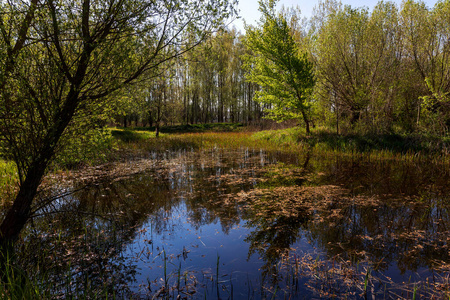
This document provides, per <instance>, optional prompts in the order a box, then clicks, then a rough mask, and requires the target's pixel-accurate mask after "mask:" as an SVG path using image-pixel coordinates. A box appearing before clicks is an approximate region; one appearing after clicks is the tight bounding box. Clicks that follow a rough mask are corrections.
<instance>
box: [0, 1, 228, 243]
mask: <svg viewBox="0 0 450 300" xmlns="http://www.w3.org/2000/svg"><path fill="white" fill-rule="evenodd" d="M233 3H234V1H233V0H230V1H223V0H208V1H201V2H199V1H196V2H193V1H184V0H161V1H144V0H108V1H101V0H82V1H75V0H70V1H55V0H41V1H30V2H25V1H21V0H11V1H2V2H1V3H0V16H1V18H0V34H1V35H0V51H2V52H3V53H2V54H5V55H3V56H2V58H1V59H0V63H1V65H0V69H1V78H0V79H1V86H0V88H1V89H0V149H1V152H2V154H3V156H6V157H7V158H8V159H11V160H13V161H14V162H15V163H16V165H17V169H18V174H19V181H20V187H19V191H18V194H17V196H16V198H15V200H14V202H13V205H12V207H11V208H10V209H9V211H8V212H7V213H6V216H5V218H4V219H3V221H2V224H1V225H0V243H1V244H3V245H5V244H6V243H7V244H10V243H11V242H13V241H14V240H16V239H17V238H18V236H19V234H20V232H21V230H22V228H23V227H24V226H25V224H26V222H27V220H28V219H29V217H30V215H31V213H32V211H33V210H32V205H33V200H34V198H35V196H36V194H37V192H38V188H39V185H40V183H41V181H42V178H43V176H44V175H45V174H46V172H47V171H48V168H49V165H50V164H51V162H52V160H53V159H54V157H55V154H56V153H58V151H60V150H61V149H63V148H64V146H65V145H66V144H67V143H68V142H70V140H71V137H72V136H73V135H74V134H76V133H77V132H79V130H80V128H84V127H89V126H92V125H95V122H92V120H94V121H95V118H94V116H95V115H97V114H99V113H102V111H103V109H104V107H107V106H108V105H109V103H110V101H112V99H113V97H112V96H113V95H114V93H115V92H116V91H118V90H119V89H121V88H123V87H124V86H126V85H130V84H133V83H134V82H136V80H138V79H139V78H141V77H142V76H143V75H144V74H147V75H149V76H151V74H153V71H154V70H155V69H157V68H158V66H159V65H161V64H162V63H165V62H167V61H169V60H171V59H173V58H175V57H177V56H179V55H181V54H182V53H184V52H186V51H189V50H190V49H191V48H193V47H194V46H196V45H198V44H199V43H200V42H201V41H202V40H204V39H205V37H206V36H207V35H208V34H209V33H210V31H211V30H213V29H214V28H216V27H217V26H218V24H221V23H222V22H223V19H224V18H228V17H229V15H230V13H231V12H232V10H233V8H232V4H233ZM187 30H189V31H192V32H194V33H195V37H196V38H195V39H192V40H189V41H186V40H184V39H183V38H182V37H183V36H184V33H185V32H186V31H187ZM149 76H147V77H149Z"/></svg>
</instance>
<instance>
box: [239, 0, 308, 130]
mask: <svg viewBox="0 0 450 300" xmlns="http://www.w3.org/2000/svg"><path fill="white" fill-rule="evenodd" d="M275 5H276V1H275V0H265V1H262V0H261V1H259V10H260V11H261V13H262V19H261V22H260V24H259V25H258V27H248V28H247V35H246V37H245V45H246V46H247V47H248V49H249V50H251V51H252V52H253V53H252V54H250V55H246V56H245V59H246V68H247V70H248V75H247V80H248V81H250V82H253V83H257V84H259V85H260V86H261V87H262V89H261V90H260V91H258V92H257V93H256V100H257V101H259V102H261V103H264V104H268V105H270V109H269V110H268V112H269V115H268V117H269V118H271V119H274V120H278V121H280V120H287V119H297V118H300V117H301V118H303V121H304V123H305V126H306V132H307V133H308V134H309V133H310V116H309V112H308V110H309V108H310V105H311V93H312V89H313V87H314V84H315V79H314V75H313V65H312V63H311V62H310V61H309V60H308V58H307V54H306V53H305V52H302V51H300V49H299V46H298V45H297V44H296V42H295V40H294V38H293V35H292V30H291V28H290V27H289V25H288V21H287V20H286V18H285V17H284V16H283V15H282V14H277V13H276V12H275Z"/></svg>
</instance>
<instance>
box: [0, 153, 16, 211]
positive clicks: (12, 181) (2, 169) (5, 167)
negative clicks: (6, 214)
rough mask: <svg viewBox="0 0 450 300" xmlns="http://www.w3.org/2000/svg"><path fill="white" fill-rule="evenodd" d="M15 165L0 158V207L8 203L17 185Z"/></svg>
mask: <svg viewBox="0 0 450 300" xmlns="http://www.w3.org/2000/svg"><path fill="white" fill-rule="evenodd" d="M18 181H19V179H18V175H17V169H16V165H15V164H14V163H13V162H10V161H5V160H1V159H0V207H3V206H4V205H5V204H8V203H10V202H11V201H12V200H13V197H14V195H15V194H16V190H17V187H18Z"/></svg>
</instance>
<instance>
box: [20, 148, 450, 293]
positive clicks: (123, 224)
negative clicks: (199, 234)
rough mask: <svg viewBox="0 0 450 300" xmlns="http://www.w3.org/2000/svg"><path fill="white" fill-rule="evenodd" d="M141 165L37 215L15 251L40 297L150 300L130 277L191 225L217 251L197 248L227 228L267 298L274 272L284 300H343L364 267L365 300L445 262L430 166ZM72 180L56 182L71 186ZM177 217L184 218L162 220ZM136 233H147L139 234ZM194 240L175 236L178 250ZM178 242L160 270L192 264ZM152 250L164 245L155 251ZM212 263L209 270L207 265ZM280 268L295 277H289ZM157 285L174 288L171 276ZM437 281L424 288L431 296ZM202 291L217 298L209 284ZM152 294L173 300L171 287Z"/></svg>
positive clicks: (438, 176) (441, 186)
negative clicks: (368, 284) (290, 296)
mask: <svg viewBox="0 0 450 300" xmlns="http://www.w3.org/2000/svg"><path fill="white" fill-rule="evenodd" d="M145 161H146V160H142V161H140V162H139V161H138V162H136V161H130V162H129V163H128V165H127V167H124V169H125V170H127V169H126V168H130V170H131V171H130V172H129V173H130V174H133V175H131V176H123V177H121V178H120V179H117V178H115V177H114V176H104V177H102V178H95V181H94V182H91V184H90V185H89V187H88V188H85V189H81V190H80V191H78V192H76V193H74V194H72V195H69V196H66V197H63V198H60V199H58V201H56V202H54V203H53V205H52V206H47V207H45V209H41V210H39V211H38V212H37V214H36V215H37V216H36V217H35V218H34V219H33V220H32V222H30V224H29V226H28V228H27V231H26V235H24V238H23V241H22V242H21V244H20V246H19V247H18V252H17V256H18V257H19V258H20V262H21V265H22V267H23V268H24V270H27V271H28V273H29V274H31V275H32V276H37V277H39V276H40V277H45V278H47V279H48V282H52V284H51V288H50V285H49V288H50V289H52V292H53V293H54V294H60V295H65V296H70V294H71V293H74V294H76V295H80V294H81V295H82V294H83V292H82V291H85V290H87V291H91V293H100V294H105V295H106V294H115V295H122V296H133V295H135V296H136V293H139V294H141V295H143V294H145V293H148V294H146V295H147V296H148V295H154V294H155V284H154V283H152V284H150V283H147V285H146V286H145V287H142V286H141V287H137V286H138V285H139V284H141V283H142V280H141V278H150V277H152V276H153V275H152V274H157V270H155V269H153V270H152V271H150V273H145V272H146V271H145V270H143V269H142V266H146V264H149V263H154V262H155V261H156V260H157V258H158V259H160V257H161V255H162V254H161V253H163V252H162V249H159V251H156V250H155V249H154V247H159V245H156V243H157V241H162V240H164V239H165V238H169V236H175V235H178V236H182V237H183V236H184V235H186V233H185V232H184V231H183V230H185V229H186V228H187V227H186V226H187V225H185V224H188V225H189V226H192V228H193V230H199V231H201V230H203V228H209V227H208V226H216V227H217V230H219V231H220V232H221V233H220V235H217V240H218V241H217V243H218V244H217V245H211V247H213V248H214V249H220V245H221V244H225V240H226V239H227V238H229V237H231V236H233V231H238V232H240V235H242V236H243V238H242V240H241V241H240V242H242V243H243V244H242V245H245V243H247V246H246V248H245V247H242V249H241V250H240V252H239V253H237V252H236V253H233V255H235V256H236V257H237V259H241V258H243V259H244V260H245V258H247V260H248V261H249V263H248V265H249V266H250V263H251V260H252V259H253V257H255V256H256V257H259V258H261V259H262V261H263V263H262V264H258V265H256V268H261V270H262V275H263V278H262V283H261V284H262V285H270V286H272V288H270V287H267V289H268V290H272V291H274V290H276V289H277V288H280V289H282V288H286V289H289V284H290V283H289V282H288V281H287V280H286V278H287V277H289V276H291V277H289V278H291V279H289V280H291V281H290V282H291V283H292V282H296V289H298V290H295V291H293V290H292V289H291V290H290V292H293V293H298V295H302V294H303V293H304V292H305V290H307V289H309V290H313V291H316V292H318V293H322V295H328V296H330V295H336V296H343V297H344V296H345V295H352V294H354V295H356V294H357V293H361V292H364V291H363V290H364V280H365V277H366V274H368V272H369V271H368V268H370V270H372V271H371V272H372V273H371V276H372V277H373V278H374V277H376V276H378V277H379V278H382V277H383V276H382V274H385V275H386V276H389V277H390V279H386V278H388V277H383V278H384V279H383V280H381V279H380V281H379V282H378V283H375V280H373V281H372V291H371V292H370V291H369V293H372V294H373V295H378V294H377V293H378V292H377V290H376V287H377V284H378V287H379V286H382V285H383V284H385V283H387V284H389V285H390V286H392V287H393V288H392V292H393V293H394V292H397V291H398V289H397V288H396V287H395V285H396V284H400V283H401V281H402V280H404V278H405V277H401V275H402V274H403V275H404V276H410V275H411V274H414V272H420V275H421V278H420V280H422V281H425V280H426V277H428V276H431V277H432V276H433V274H432V273H433V270H436V269H439V268H441V269H442V270H447V269H445V268H447V266H448V264H449V263H450V257H449V253H450V248H449V238H448V237H449V236H450V234H449V225H450V219H449V207H450V201H449V197H450V196H449V195H450V193H449V192H450V191H449V187H448V185H447V182H448V179H449V178H450V176H449V174H448V169H446V168H441V166H439V165H432V164H429V163H424V164H420V165H418V164H415V163H412V162H406V163H402V162H398V161H386V160H381V159H380V160H376V161H370V160H369V159H364V158H362V157H359V159H358V160H356V159H355V158H354V157H353V158H352V157H350V158H344V157H339V156H332V157H323V156H322V157H320V156H319V155H318V154H316V153H313V152H311V151H310V152H305V153H302V154H300V155H285V154H284V153H270V154H268V153H263V152H261V151H259V150H258V151H252V150H248V149H241V150H235V151H225V150H221V149H215V150H214V149H213V150H210V151H205V152H189V151H182V152H176V153H169V154H168V153H163V154H154V155H151V159H149V161H152V162H153V163H152V164H151V167H148V168H142V165H143V164H145ZM155 161H156V163H155ZM133 168H138V169H139V168H140V169H139V170H138V171H135V172H133V171H132V169H133ZM122 173H124V174H125V173H127V172H122ZM125 175H126V174H125ZM75 182H76V183H75V184H68V185H67V186H66V187H64V184H63V183H61V184H59V188H60V189H64V188H69V189H77V188H79V187H82V185H83V184H85V182H84V183H82V182H77V181H75ZM94 183H95V184H94ZM57 190H58V189H54V192H57ZM178 215H185V216H184V217H183V218H178V220H179V221H178V222H179V223H176V222H177V221H176V220H177V216H178ZM215 224H216V225H215ZM242 224H244V225H245V228H243V227H242V226H240V225H242ZM148 230H151V236H148V235H145V234H142V233H143V232H145V231H148ZM218 234H219V233H218ZM144 238H145V239H146V240H145V243H143V242H142V241H141V239H144ZM244 239H245V243H244ZM196 242H197V241H193V240H192V241H191V240H186V241H183V243H185V245H186V247H187V245H189V244H194V243H196ZM230 243H231V242H230ZM136 244H139V245H142V244H145V245H146V248H142V249H140V250H139V251H141V252H139V251H137V250H135V249H134V248H133V247H135V246H136ZM185 245H183V246H182V256H180V254H181V252H180V253H167V256H168V257H172V258H171V261H170V263H171V264H172V265H176V266H178V265H180V266H181V262H183V261H189V260H191V261H192V264H193V265H199V266H200V265H203V261H202V260H201V258H200V257H201V256H200V255H198V257H196V256H195V255H194V253H191V254H190V255H189V259H187V257H188V253H189V251H188V250H186V249H187V248H185ZM208 246H210V245H208ZM133 249H134V250H133ZM166 251H169V248H167V249H164V255H166ZM174 251H181V250H180V249H176V250H175V248H174ZM198 251H202V250H198ZM204 251H206V248H205V250H204ZM214 251H217V252H216V253H218V252H219V250H214ZM220 251H225V252H226V251H227V249H220ZM230 251H231V250H230ZM143 254H145V255H147V258H146V259H144V258H143V257H144V256H145V255H144V256H143ZM286 258H288V259H286ZM182 259H183V260H182ZM215 263H216V261H214V262H209V268H214V265H215ZM164 264H165V263H164ZM225 264H226V262H225ZM283 264H291V266H288V267H286V266H283ZM293 265H295V272H294V273H295V274H294V273H292V274H291V273H289V272H290V271H289V270H291V271H292V270H293ZM239 266H242V270H235V269H234V270H231V271H235V272H237V273H239V272H241V273H244V272H247V271H248V270H250V268H254V267H249V266H244V265H243V264H241V265H239ZM338 266H339V269H338ZM358 266H360V269H358ZM224 268H225V269H226V266H225V267H224ZM246 270H247V271H246ZM287 270H288V271H287ZM178 272H180V270H178ZM199 272H200V271H199ZM248 272H250V273H251V271H248ZM181 273H183V272H181ZM288 273H289V274H288ZM158 274H159V273H158ZM186 274H187V273H186ZM198 274H200V273H197V275H198ZM322 275H323V276H322ZM155 276H156V275H155ZM158 276H159V275H158ZM185 276H186V275H185ZM202 276H203V277H204V275H202ZM236 276H238V275H236ZM333 276H334V278H333ZM198 277H199V276H198ZM230 277H231V276H230ZM372 277H371V278H372ZM137 278H140V279H137ZM171 278H173V280H174V281H175V283H176V284H178V285H179V284H180V283H179V282H178V283H177V279H175V278H176V276H175V275H174V276H172V277H171ZM302 278H303V279H304V278H306V279H305V280H303V279H302ZM317 278H321V279H320V280H318V279H317ZM323 278H325V279H324V280H322V279H323ZM326 278H328V279H326ZM255 279H256V278H251V280H252V281H253V280H255ZM196 280H197V279H196ZM283 280H284V281H283ZM298 280H301V282H302V285H300V286H298ZM327 280H328V281H327ZM230 282H231V283H230V284H234V285H233V286H232V287H231V289H232V290H234V291H235V293H241V292H242V293H244V292H243V290H244V289H254V288H251V287H250V286H249V284H248V282H247V283H242V282H237V281H236V282H234V283H233V281H232V279H230ZM331 282H333V283H331ZM53 283H55V285H53ZM175 283H174V284H173V285H176V284H175ZM164 284H167V283H164ZM440 284H441V285H440V286H437V285H434V286H432V287H434V288H435V287H440V288H442V289H445V286H443V285H442V284H443V283H442V282H440ZM207 286H208V285H207V283H205V284H203V285H201V284H200V285H199V286H196V287H195V289H193V291H195V292H197V294H196V295H200V294H201V295H206V294H207V293H208V291H204V292H203V294H202V292H201V291H202V289H205V290H207ZM214 288H215V289H216V292H217V291H218V290H219V286H218V285H217V286H215V287H214ZM229 288H230V287H229ZM145 289H147V290H145ZM256 289H258V288H256ZM381 290H383V289H381ZM179 291H180V290H178V292H179ZM447 291H448V287H447ZM159 292H161V291H159ZM184 292H187V289H186V290H184ZM366 292H367V291H366ZM420 292H422V295H426V293H428V291H425V289H423V290H421V291H420ZM444 292H445V291H444ZM355 293H356V294H355ZM212 294H213V295H217V294H216V293H212ZM161 295H165V296H168V295H172V296H174V297H175V296H176V291H174V290H173V289H172V294H168V292H167V290H166V291H165V294H161ZM208 295H211V294H208ZM259 295H260V297H264V295H263V294H259Z"/></svg>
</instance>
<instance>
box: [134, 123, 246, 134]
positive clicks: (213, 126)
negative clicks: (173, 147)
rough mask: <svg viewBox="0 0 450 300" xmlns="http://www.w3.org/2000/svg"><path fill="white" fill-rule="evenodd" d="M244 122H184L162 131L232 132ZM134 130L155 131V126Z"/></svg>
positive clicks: (166, 127)
mask: <svg viewBox="0 0 450 300" xmlns="http://www.w3.org/2000/svg"><path fill="white" fill-rule="evenodd" d="M243 126H244V124H242V123H206V124H184V125H167V126H163V127H161V130H160V131H161V132H162V133H188V132H208V131H214V132H231V131H239V130H240V129H242V128H243ZM133 130H136V131H141V130H150V131H154V130H155V127H141V128H140V127H137V128H133Z"/></svg>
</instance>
